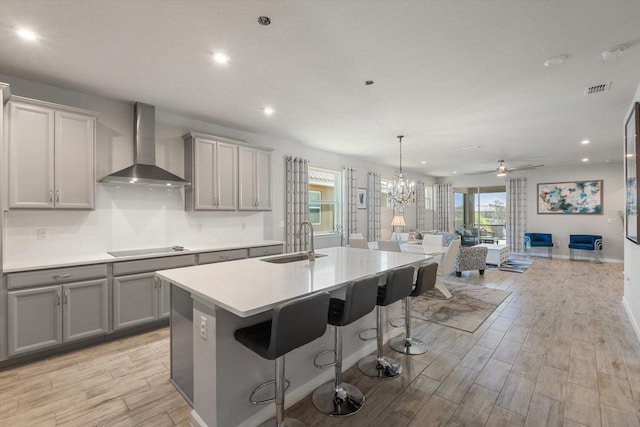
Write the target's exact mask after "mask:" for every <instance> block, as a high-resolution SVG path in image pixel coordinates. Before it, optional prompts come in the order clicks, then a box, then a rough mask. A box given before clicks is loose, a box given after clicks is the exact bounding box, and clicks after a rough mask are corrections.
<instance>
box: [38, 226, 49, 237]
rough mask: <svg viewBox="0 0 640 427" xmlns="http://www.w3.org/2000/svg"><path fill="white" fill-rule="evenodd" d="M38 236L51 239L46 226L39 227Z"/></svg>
mask: <svg viewBox="0 0 640 427" xmlns="http://www.w3.org/2000/svg"><path fill="white" fill-rule="evenodd" d="M36 237H37V239H38V240H48V239H49V230H48V229H46V228H38V229H37V230H36Z"/></svg>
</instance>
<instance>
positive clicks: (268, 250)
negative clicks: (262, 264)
mask: <svg viewBox="0 0 640 427" xmlns="http://www.w3.org/2000/svg"><path fill="white" fill-rule="evenodd" d="M281 253H282V245H273V246H262V247H259V248H249V258H254V257H258V256H267V255H278V254H281Z"/></svg>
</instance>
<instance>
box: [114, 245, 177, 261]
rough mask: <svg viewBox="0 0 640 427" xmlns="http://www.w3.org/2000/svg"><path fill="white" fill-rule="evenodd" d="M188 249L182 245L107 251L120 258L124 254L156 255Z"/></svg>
mask: <svg viewBox="0 0 640 427" xmlns="http://www.w3.org/2000/svg"><path fill="white" fill-rule="evenodd" d="M188 250H189V249H185V247H184V246H169V247H164V248H145V249H129V250H126V251H112V252H107V253H108V254H109V255H111V256H114V257H116V258H120V257H125V256H137V255H156V254H165V253H173V252H184V251H188Z"/></svg>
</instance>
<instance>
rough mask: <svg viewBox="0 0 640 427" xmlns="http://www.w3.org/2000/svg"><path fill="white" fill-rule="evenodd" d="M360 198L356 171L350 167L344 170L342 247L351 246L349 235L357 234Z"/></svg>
mask: <svg viewBox="0 0 640 427" xmlns="http://www.w3.org/2000/svg"><path fill="white" fill-rule="evenodd" d="M357 198H358V186H357V182H356V170H355V169H353V168H349V167H346V166H345V167H343V168H342V245H343V246H345V245H348V244H349V235H350V234H351V233H355V232H357V226H358V225H357V224H358V223H357V219H358V217H357V213H358V210H357V209H358V207H357V205H356V203H357Z"/></svg>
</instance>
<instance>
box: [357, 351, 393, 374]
mask: <svg viewBox="0 0 640 427" xmlns="http://www.w3.org/2000/svg"><path fill="white" fill-rule="evenodd" d="M358 368H360V371H362V373H363V374H365V375H366V376H368V377H371V378H376V379H379V380H390V379H392V378H396V377H398V376H400V374H401V373H402V365H401V364H400V362H397V361H395V360H393V359H391V358H388V357H383V358H381V359H378V358H377V357H376V356H367V357H364V358H362V359H360V361H359V362H358Z"/></svg>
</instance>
